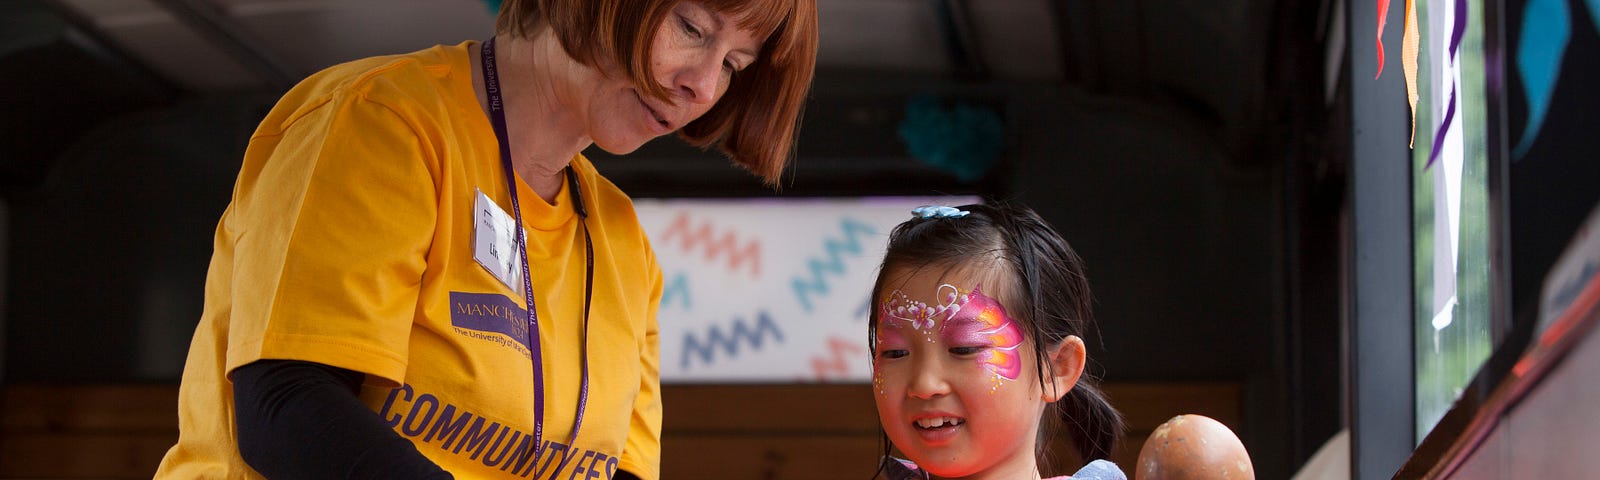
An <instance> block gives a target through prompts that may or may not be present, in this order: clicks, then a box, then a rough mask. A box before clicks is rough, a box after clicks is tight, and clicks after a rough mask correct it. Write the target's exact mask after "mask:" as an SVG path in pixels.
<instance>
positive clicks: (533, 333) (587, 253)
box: [481, 37, 594, 461]
mask: <svg viewBox="0 0 1600 480" xmlns="http://www.w3.org/2000/svg"><path fill="white" fill-rule="evenodd" d="M481 50H482V60H483V87H484V90H485V91H486V93H487V94H488V97H489V121H490V123H492V124H493V125H494V134H495V137H496V138H497V139H498V140H499V142H500V166H501V168H503V169H504V170H505V174H506V184H507V185H508V187H509V190H510V193H511V211H512V212H514V215H513V217H515V218H516V220H517V231H516V235H517V252H518V253H519V255H518V258H520V259H522V288H523V293H525V294H526V297H527V298H526V300H527V307H528V337H527V340H528V350H529V357H531V358H530V360H531V362H532V364H533V458H534V460H535V461H537V460H538V459H539V457H540V455H541V454H543V453H544V441H543V440H544V359H543V355H542V352H543V349H542V348H541V347H540V341H539V315H538V312H537V311H536V310H537V309H536V308H535V306H534V301H533V279H532V277H531V276H529V270H528V239H527V236H526V233H525V232H524V231H523V229H522V208H521V206H520V205H518V203H517V177H516V173H515V170H513V169H512V167H511V137H510V135H509V134H507V133H506V115H505V105H504V104H503V103H502V102H501V98H500V78H499V74H498V71H497V69H496V68H495V59H494V38H493V37H490V38H489V40H487V41H484V42H483V45H482V47H481ZM566 176H567V190H568V192H570V193H571V194H572V209H573V211H574V212H576V213H577V215H578V223H579V226H580V227H581V228H582V229H583V249H584V258H585V264H584V276H583V277H584V278H583V339H582V344H581V345H579V348H580V349H581V355H582V359H583V361H582V377H581V378H582V380H581V381H580V382H581V383H580V384H579V388H578V408H577V411H576V415H574V417H573V420H572V432H571V434H570V435H569V436H568V437H567V446H568V447H569V448H567V449H566V452H568V454H570V452H573V451H574V450H575V449H574V448H570V447H572V446H573V444H574V443H575V442H576V441H577V439H578V429H579V428H581V427H582V426H583V411H584V407H585V406H587V405H588V403H589V307H590V305H591V303H592V300H593V294H594V239H593V238H592V237H591V236H590V234H589V222H588V218H589V212H588V210H587V209H586V208H584V206H583V189H582V188H581V187H580V186H579V183H578V173H577V172H576V171H574V170H573V169H572V166H571V165H568V166H567V168H566Z"/></svg>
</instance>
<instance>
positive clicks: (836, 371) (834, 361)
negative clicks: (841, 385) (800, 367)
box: [811, 335, 867, 382]
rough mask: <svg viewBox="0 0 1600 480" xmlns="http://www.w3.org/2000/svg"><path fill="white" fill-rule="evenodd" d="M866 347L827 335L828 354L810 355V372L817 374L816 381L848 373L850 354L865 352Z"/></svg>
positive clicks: (823, 380)
mask: <svg viewBox="0 0 1600 480" xmlns="http://www.w3.org/2000/svg"><path fill="white" fill-rule="evenodd" d="M866 352H867V349H866V348H865V347H862V346H861V345H859V344H858V342H852V341H850V340H848V339H845V338H841V337H838V336H834V335H829V336H828V350H827V352H825V353H831V355H829V356H816V355H813V356H811V372H812V373H815V374H816V375H817V381H819V382H825V381H828V380H833V379H838V378H842V377H844V376H845V375H849V374H850V363H849V362H848V361H847V360H848V359H849V357H850V356H851V355H860V354H863V353H866Z"/></svg>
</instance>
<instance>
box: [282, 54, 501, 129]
mask: <svg viewBox="0 0 1600 480" xmlns="http://www.w3.org/2000/svg"><path fill="white" fill-rule="evenodd" d="M471 43H472V42H463V43H461V44H458V45H438V46H434V47H431V48H428V49H424V50H418V51H415V52H410V53H404V54H398V55H380V56H374V57H366V58H361V59H357V60H351V61H348V62H344V63H340V64H337V65H333V66H330V67H328V68H325V69H322V70H321V71H318V72H317V73H314V74H312V75H310V76H308V77H306V78H305V79H304V80H301V81H300V83H298V84H296V85H295V86H294V87H293V88H291V89H290V90H289V92H288V93H286V94H284V96H283V98H282V99H280V100H279V101H278V107H277V108H276V109H275V110H279V111H281V113H284V114H288V115H289V117H290V118H294V117H296V116H298V115H297V113H295V112H296V111H299V112H300V113H303V111H304V110H308V109H313V108H317V107H320V106H322V105H325V104H328V103H332V102H338V101H351V100H364V101H373V102H377V103H380V104H384V105H387V106H402V105H403V106H410V105H444V106H448V105H452V104H454V103H457V102H453V101H432V100H433V99H444V98H448V97H452V96H455V95H461V94H463V92H462V89H463V88H465V89H466V91H465V92H466V93H470V91H471V90H470V89H471V88H472V84H471V78H470V75H471V62H470V61H469V59H468V58H467V46H468V45H470V44H471ZM473 103H474V104H475V103H476V99H475V97H474V99H473ZM285 107H289V108H285ZM285 110H287V111H285Z"/></svg>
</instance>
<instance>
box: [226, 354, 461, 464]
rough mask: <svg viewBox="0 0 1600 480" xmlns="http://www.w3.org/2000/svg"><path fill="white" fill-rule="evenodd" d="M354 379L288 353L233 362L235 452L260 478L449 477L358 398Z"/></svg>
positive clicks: (358, 376) (339, 370) (352, 373)
mask: <svg viewBox="0 0 1600 480" xmlns="http://www.w3.org/2000/svg"><path fill="white" fill-rule="evenodd" d="M362 379H363V374H362V373H360V372H355V371H350V370H345V369H342V368H337V367H331V366H327V365H323V364H319V363H312V362H302V361H292V360H261V361H257V362H254V363H251V364H249V365H245V366H243V367H239V368H237V369H235V370H234V371H233V402H234V419H235V421H236V422H237V424H238V435H239V438H238V440H239V454H240V455H241V456H243V457H244V460H245V462H246V463H249V464H250V467H251V468H254V469H255V470H256V471H257V472H260V473H261V474H262V475H265V476H266V477H267V478H294V479H301V478H304V479H318V478H339V479H344V478H351V479H368V478H370V479H397V478H417V479H430V480H433V479H450V478H453V477H451V475H450V474H449V473H446V472H445V471H444V470H443V469H441V468H439V466H438V465H434V464H433V462H431V461H429V460H428V459H427V457H424V456H422V453H421V452H419V451H417V449H416V447H415V446H413V445H412V444H411V442H409V441H406V439H404V438H401V437H400V435H398V434H396V433H394V430H391V429H390V428H389V427H388V426H387V425H384V423H383V420H382V419H380V418H378V415H377V414H375V413H373V412H372V410H370V409H368V408H367V407H366V405H363V404H362V403H361V400H360V399H358V398H357V396H356V395H357V394H358V393H359V392H360V387H361V381H362Z"/></svg>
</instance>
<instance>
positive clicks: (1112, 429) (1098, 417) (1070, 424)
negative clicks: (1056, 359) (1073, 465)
mask: <svg viewBox="0 0 1600 480" xmlns="http://www.w3.org/2000/svg"><path fill="white" fill-rule="evenodd" d="M1055 405H1056V410H1057V413H1059V414H1060V415H1059V416H1058V418H1060V420H1061V421H1062V422H1063V423H1065V424H1066V427H1067V428H1068V429H1069V430H1068V431H1070V432H1071V435H1072V444H1073V446H1076V447H1077V448H1078V458H1080V459H1082V460H1083V461H1084V462H1085V463H1087V462H1090V461H1093V460H1096V459H1102V458H1111V452H1112V450H1113V449H1115V448H1116V445H1117V440H1119V439H1121V438H1122V431H1123V429H1124V428H1126V426H1125V425H1124V424H1123V420H1122V414H1121V413H1118V412H1117V409H1116V408H1113V407H1112V406H1111V402H1109V401H1107V400H1106V398H1105V394H1104V393H1102V392H1101V391H1100V387H1099V386H1097V385H1095V384H1094V382H1092V381H1090V380H1089V379H1088V378H1087V376H1085V377H1083V378H1080V379H1079V380H1078V384H1077V385H1076V386H1073V387H1072V390H1071V391H1069V392H1067V395H1066V396H1063V397H1061V400H1057V401H1056V403H1055Z"/></svg>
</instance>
